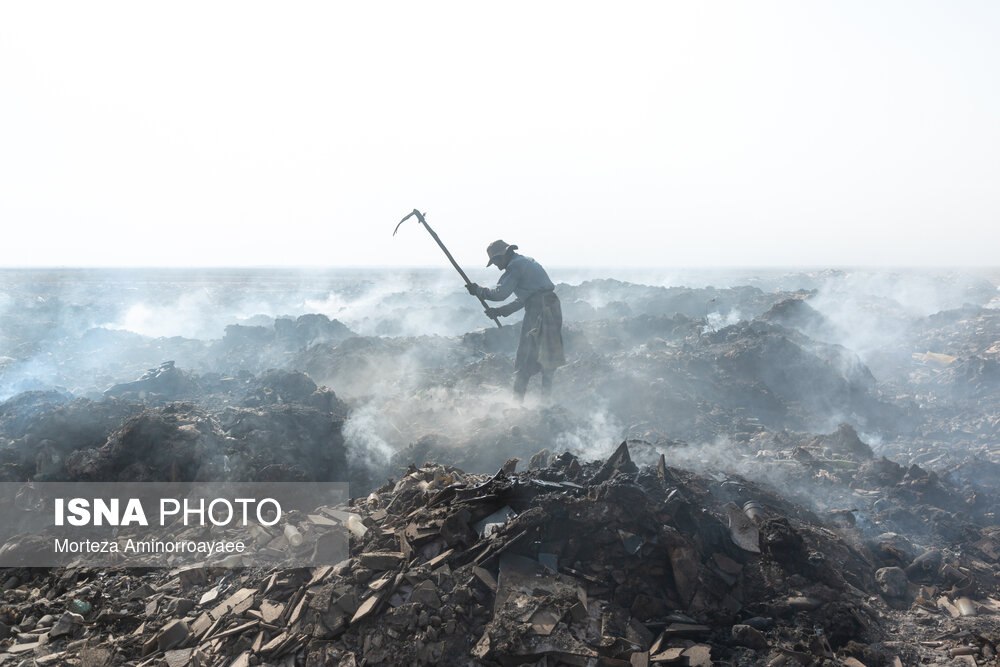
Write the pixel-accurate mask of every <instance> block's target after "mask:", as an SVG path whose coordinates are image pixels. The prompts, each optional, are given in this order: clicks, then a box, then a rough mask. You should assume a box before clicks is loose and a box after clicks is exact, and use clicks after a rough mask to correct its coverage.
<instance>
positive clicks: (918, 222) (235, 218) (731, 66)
mask: <svg viewBox="0 0 1000 667" xmlns="http://www.w3.org/2000/svg"><path fill="white" fill-rule="evenodd" d="M998 33H1000V4H997V3H992V2H976V1H971V0H967V1H962V2H951V3H941V2H912V1H907V2H889V1H887V2H878V3H871V2H860V1H857V2H849V1H843V2H836V3H833V2H822V3H820V2H810V3H799V2H762V1H757V2H752V3H737V2H711V3H703V2H698V3H696V2H675V3H644V2H634V3H614V4H612V3H582V2H573V3H568V2H565V3H563V2H546V3H528V2H510V3H504V4H503V5H502V6H501V5H487V4H481V3H462V2H421V3H403V2H386V3H374V4H373V3H328V2H323V3H311V2H300V3H294V4H287V3H286V4H274V3H255V2H213V3H195V2H172V3H166V4H164V3H158V4H154V3H134V2H87V3H71V2H8V3H3V4H2V5H0V221H2V226H3V233H4V237H3V243H2V244H0V265H2V266H25V265H28V266H31V265H45V266H52V265H85V266H227V265H276V266H295V265H322V266H331V265H333V266H338V265H339V266H343V265H381V266H394V265H410V266H421V265H427V266H441V264H442V262H443V258H442V257H441V256H440V253H439V251H438V249H437V248H436V247H435V246H434V245H433V243H432V242H431V240H430V239H429V238H428V237H427V235H426V234H425V233H424V232H422V231H420V230H418V229H416V228H415V227H410V228H405V229H404V230H402V231H401V232H400V234H401V237H397V238H396V239H392V238H391V237H390V233H391V231H392V227H393V226H394V224H395V223H396V221H398V219H399V218H400V217H402V215H403V214H405V213H406V212H407V211H409V210H410V209H412V208H413V207H414V206H419V207H421V208H422V209H424V210H426V211H427V212H428V220H429V221H430V222H431V224H433V225H435V227H436V229H437V231H438V232H439V233H440V234H441V236H442V237H443V239H444V240H445V242H446V243H448V244H449V245H450V246H451V247H452V249H453V251H454V253H455V254H456V256H457V257H458V258H459V260H460V261H461V262H463V263H465V264H468V265H470V266H474V265H476V264H478V263H479V262H481V261H484V257H485V252H484V248H485V245H486V244H487V243H488V242H489V241H491V240H493V239H494V238H496V237H498V236H499V237H503V238H504V239H506V240H508V241H510V242H516V243H518V244H520V246H521V248H522V250H523V251H524V252H526V253H527V254H530V255H534V256H536V257H538V258H539V259H541V260H543V261H544V262H545V263H546V264H548V265H553V266H556V265H563V266H587V265H590V266H597V265H603V266H622V265H629V264H632V265H643V266H663V265H674V266H677V265H683V266H697V265H713V266H726V265H729V266H766V265H772V266H773V265H784V266H788V265H797V266H802V265H888V264H891V265H914V266H916V265H952V266H958V265H963V266H969V265H977V264H994V263H995V259H996V257H995V252H996V248H997V247H1000V224H998V223H1000V215H998V213H1000V197H997V191H996V184H997V183H998V182H1000V160H998V159H997V155H998V154H1000V123H997V118H998V117H1000V93H998V85H997V81H998V79H997V69H998V65H1000V41H998V40H997V39H996V35H997V34H998Z"/></svg>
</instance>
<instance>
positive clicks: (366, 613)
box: [0, 426, 1000, 667]
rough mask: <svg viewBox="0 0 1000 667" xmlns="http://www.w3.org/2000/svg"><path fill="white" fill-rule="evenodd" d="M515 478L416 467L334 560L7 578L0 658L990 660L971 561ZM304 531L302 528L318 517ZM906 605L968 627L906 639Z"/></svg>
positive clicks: (674, 487)
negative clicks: (347, 551) (935, 654)
mask: <svg viewBox="0 0 1000 667" xmlns="http://www.w3.org/2000/svg"><path fill="white" fill-rule="evenodd" d="M150 427H151V426H147V428H150ZM545 458H549V457H547V456H546V457H545ZM516 465H517V462H516V461H511V462H509V463H508V465H505V466H504V468H503V469H501V470H500V471H498V472H497V473H496V474H495V475H492V476H490V475H473V474H467V473H464V472H462V471H461V470H459V469H456V468H451V467H447V466H440V465H433V464H425V465H424V466H421V467H416V466H413V467H411V468H410V469H409V470H408V471H407V472H406V474H405V475H403V476H402V477H401V478H400V479H399V480H398V481H394V482H393V481H390V482H389V483H388V484H386V485H385V486H383V487H381V488H379V489H378V490H376V491H375V492H374V493H372V494H371V495H369V496H368V497H367V498H362V499H358V500H356V501H353V503H352V506H350V507H346V506H343V507H340V508H319V509H318V511H317V517H318V518H317V519H316V520H317V521H318V520H320V519H321V518H322V516H323V515H325V516H327V517H335V518H336V519H337V520H339V521H341V522H343V523H344V524H346V526H348V527H349V528H350V531H351V533H352V535H353V537H352V540H351V558H350V559H349V560H347V561H344V562H342V563H340V564H338V565H336V566H324V567H318V568H314V569H312V570H311V571H310V570H280V569H278V570H266V571H263V570H258V569H253V568H248V569H243V570H226V569H218V568H211V567H204V568H185V569H180V570H175V571H168V570H150V571H147V572H142V571H135V570H132V571H127V572H115V571H108V570H100V571H98V570H87V569H70V570H52V571H48V572H45V571H41V572H40V571H32V570H13V571H10V574H9V578H8V580H7V583H6V584H5V589H6V590H5V591H4V592H3V593H2V596H3V600H4V602H5V606H4V607H3V609H2V614H3V618H0V621H2V622H3V623H4V624H5V625H3V626H0V627H2V628H3V629H5V630H6V631H7V632H8V633H12V634H13V635H14V637H15V638H14V639H13V640H5V641H4V644H3V646H4V647H5V649H6V651H7V653H6V654H18V655H22V656H26V657H27V656H32V655H33V656H35V657H36V658H40V659H39V664H132V665H136V664H140V663H142V664H147V665H180V664H197V665H251V664H288V665H292V664H295V665H299V664H303V665H317V666H318V665H328V664H334V665H359V664H393V665H404V664H405V665H422V664H423V665H469V664H482V665H526V664H531V665H542V664H544V665H622V666H623V667H624V666H626V665H650V664H654V665H658V664H663V665H671V664H673V665H704V666H706V667H708V666H709V665H712V664H717V663H719V662H723V663H726V664H740V665H763V664H769V665H773V664H785V665H794V664H799V665H820V664H830V665H832V664H844V665H857V664H869V665H873V666H874V665H892V664H897V665H898V664H914V662H916V661H917V660H918V659H920V658H921V656H923V655H924V654H925V653H926V651H927V650H932V649H937V648H939V647H941V646H944V647H945V648H948V647H960V649H961V650H962V651H964V650H966V649H965V647H970V649H969V650H970V651H974V652H975V654H977V655H993V653H991V652H993V651H995V638H996V636H997V635H996V634H992V635H990V634H988V633H989V632H994V633H995V631H996V628H997V627H1000V624H998V623H996V622H995V621H993V620H992V618H991V617H990V616H989V614H993V613H997V612H1000V602H997V601H996V600H995V599H994V598H991V597H990V596H991V595H993V596H995V595H996V592H997V580H996V576H995V573H991V572H989V571H988V569H987V571H981V570H979V569H977V568H978V567H979V566H978V565H975V563H976V562H977V561H975V560H970V558H972V557H971V556H970V555H961V554H955V553H952V552H947V551H942V550H937V549H932V550H928V551H926V552H923V553H921V552H919V550H918V549H916V548H915V547H914V546H913V545H912V544H910V543H909V542H908V541H907V540H906V539H905V538H902V537H900V536H899V535H894V534H886V535H883V536H880V538H879V539H877V540H875V541H872V542H869V543H867V544H866V543H864V542H862V541H860V540H858V539H856V537H857V533H856V532H853V531H852V530H846V529H843V528H838V527H837V526H834V525H827V524H825V523H824V522H823V521H821V520H820V519H819V518H818V517H817V516H815V515H814V514H812V513H811V512H809V511H807V510H805V509H803V508H801V507H798V506H795V505H793V504H790V503H789V502H788V501H786V500H783V499H782V498H781V497H780V496H779V495H777V494H776V493H775V492H773V491H771V490H769V489H767V488H766V487H762V486H759V485H756V484H753V483H751V482H749V481H747V480H745V479H742V478H738V477H727V478H725V479H722V480H721V481H720V480H719V479H715V478H712V477H708V476H702V475H696V474H693V473H690V472H686V471H684V470H680V469H675V468H672V467H667V466H666V464H665V460H664V459H663V458H662V457H661V458H660V460H659V462H658V464H657V465H656V466H652V467H650V466H643V467H640V466H637V465H636V464H635V463H634V462H633V461H632V458H631V455H630V452H629V449H628V447H627V445H626V444H625V443H622V445H621V446H620V447H619V448H618V450H617V451H616V452H615V453H614V454H613V455H612V456H611V457H610V458H608V459H607V460H606V461H603V462H592V463H584V462H581V461H579V460H578V459H577V458H576V457H574V456H573V455H571V454H568V453H566V454H563V455H561V456H558V457H555V458H552V459H550V461H549V464H548V465H547V466H545V467H543V468H537V469H534V470H531V471H529V472H524V473H518V472H516ZM313 520H314V519H313V517H312V515H310V516H309V517H304V518H302V519H301V520H300V523H299V530H300V531H301V532H303V533H304V534H306V535H311V534H312V533H313V532H314V531H316V530H322V529H323V526H324V525H325V523H326V522H328V519H322V522H323V523H321V524H318V525H317V526H313V525H312V524H311V523H310V522H311V521H313ZM997 539H998V536H996V535H986V534H984V535H982V536H981V540H980V543H979V548H978V550H977V552H976V556H975V558H977V559H978V558H987V559H989V558H992V561H993V562H994V563H996V562H997V558H1000V551H998V550H997V545H998V542H997ZM990 549H992V550H993V551H992V552H990ZM990 553H992V556H990V555H989V554H990ZM978 562H981V561H978ZM949 582H951V583H949ZM947 586H951V588H950V589H949V588H946V587H947ZM909 604H913V605H915V607H914V608H915V609H924V610H927V611H925V612H924V613H926V614H932V613H933V614H937V613H944V615H945V616H944V618H947V619H953V620H954V622H956V623H957V622H959V621H961V620H965V619H968V620H969V621H970V622H974V623H976V624H977V625H976V626H975V627H976V628H977V633H976V634H973V635H971V636H970V635H966V636H967V637H968V639H967V640H965V643H962V642H961V641H956V642H950V641H948V640H947V639H946V640H945V641H942V640H938V641H937V644H936V645H934V646H933V647H930V648H929V647H922V646H920V645H918V644H916V643H915V642H914V643H910V642H903V641H897V640H896V639H895V638H894V636H893V632H892V626H893V624H894V623H896V622H898V621H899V618H901V617H898V616H897V615H898V614H899V613H900V612H899V611H897V610H898V609H900V608H904V607H906V606H908V605H909ZM930 610H933V611H930ZM977 613H978V615H979V617H976V615H977ZM903 620H904V621H905V620H906V619H903ZM943 622H944V621H942V623H943ZM14 625H16V627H15V628H13V629H11V628H10V626H14ZM911 630H912V629H911ZM938 630H940V628H938ZM938 630H934V629H933V628H928V630H927V631H928V632H937V631H938ZM913 632H914V634H915V635H916V634H919V629H918V630H914V631H913ZM946 637H947V635H946ZM990 637H993V639H990ZM926 643H930V642H926ZM953 650H959V649H958V648H953ZM95 652H96V653H95ZM922 652H923V653H922ZM97 653H100V656H99V657H100V661H99V662H87V661H88V660H93V659H94V656H96V655H97ZM6 654H0V655H6ZM961 654H963V653H958V654H954V653H953V655H961ZM964 654H966V655H971V654H972V653H971V652H970V653H964ZM852 660H853V662H852ZM861 660H863V661H864V662H860V661H861Z"/></svg>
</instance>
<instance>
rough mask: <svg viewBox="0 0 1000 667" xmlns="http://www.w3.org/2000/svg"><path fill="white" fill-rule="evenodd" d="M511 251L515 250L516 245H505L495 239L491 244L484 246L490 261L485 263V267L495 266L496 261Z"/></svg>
mask: <svg viewBox="0 0 1000 667" xmlns="http://www.w3.org/2000/svg"><path fill="white" fill-rule="evenodd" d="M511 250H517V246H516V245H507V243H506V242H505V241H501V240H500V239H497V240H496V241H494V242H493V243H491V244H489V245H488V246H486V254H487V255H488V256H489V258H490V261H489V262H487V263H486V266H489V265H490V264H496V263H497V260H499V259H500V258H502V257H503V256H504V255H506V254H507V253H508V252H510V251H511Z"/></svg>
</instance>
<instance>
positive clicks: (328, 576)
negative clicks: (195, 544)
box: [0, 274, 1000, 666]
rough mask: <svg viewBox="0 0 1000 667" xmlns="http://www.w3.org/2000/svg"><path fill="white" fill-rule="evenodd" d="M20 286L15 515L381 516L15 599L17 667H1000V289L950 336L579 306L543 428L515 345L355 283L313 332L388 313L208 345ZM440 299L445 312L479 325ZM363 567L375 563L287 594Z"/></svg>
mask: <svg viewBox="0 0 1000 667" xmlns="http://www.w3.org/2000/svg"><path fill="white" fill-rule="evenodd" d="M8 280H9V281H11V282H10V289H9V292H10V293H11V294H12V295H13V296H12V297H11V300H10V301H9V303H8V306H7V308H6V310H5V311H4V313H3V319H2V324H3V330H2V334H3V338H2V340H3V342H4V346H5V347H4V349H3V350H0V352H3V354H5V355H6V358H5V360H4V361H3V362H2V367H0V385H2V386H3V387H4V397H5V400H4V401H3V402H2V403H0V481H4V482H10V483H18V484H23V483H26V482H35V483H41V482H59V481H64V482H125V481H128V482H138V481H148V482H153V481H156V482H208V481H232V482H238V481H247V482H276V483H285V482H299V483H307V482H308V483H314V482H326V481H349V482H350V484H351V496H352V497H353V498H352V499H351V500H350V501H346V502H340V503H328V504H324V503H322V502H319V500H317V502H316V505H315V506H314V507H311V508H309V509H308V510H306V511H302V512H291V513H289V514H287V515H285V516H283V517H282V518H281V520H280V521H276V522H275V523H273V524H272V523H270V522H269V521H260V522H257V521H254V522H251V523H252V524H253V525H252V526H251V528H250V530H251V532H252V534H253V539H254V541H255V543H257V544H258V545H259V546H260V547H261V548H262V549H265V550H266V551H267V552H268V553H269V554H271V555H273V556H274V558H275V559H276V562H277V564H275V565H270V566H265V565H261V564H260V563H256V562H250V561H248V560H245V559H244V557H243V556H241V555H240V554H233V553H219V554H212V555H211V556H210V557H206V558H205V559H203V560H202V561H201V562H199V563H197V564H194V565H190V564H179V561H178V560H176V559H174V560H170V558H169V557H168V558H167V559H166V560H165V561H164V562H162V563H158V564H159V565H161V567H156V568H152V567H151V568H143V569H125V568H119V567H114V566H113V565H109V566H106V567H95V566H92V565H88V564H87V562H86V561H85V560H80V561H79V562H76V563H70V564H68V565H66V566H63V567H59V568H40V567H33V566H32V563H31V562H24V563H22V564H21V565H20V566H19V567H11V568H8V569H6V570H5V571H4V572H3V573H2V576H0V579H2V581H0V585H2V589H3V590H2V592H0V664H10V665H20V664H25V665H32V664H37V665H62V664H71V665H72V664H76V665H126V664H127V665H150V666H152V665H171V666H174V665H213V666H215V665H220V666H221V665H238V666H242V665H247V666H250V665H328V664H333V665H376V664H406V665H410V664H428V665H430V664H446V665H468V664H484V665H553V666H554V665H622V666H636V665H657V664H663V665H712V664H731V665H758V664H760V665H775V666H778V665H789V666H791V665H836V664H841V665H859V664H860V665H869V666H876V665H910V664H923V663H937V664H954V663H958V664H970V665H971V664H979V665H990V664H1000V661H998V658H997V657H996V651H997V645H998V644H1000V580H998V574H1000V523H998V521H997V515H996V512H997V508H998V507H1000V504H998V495H997V483H996V480H997V475H996V472H997V469H998V464H1000V461H998V460H997V457H998V455H1000V448H998V445H997V438H998V437H1000V420H998V417H997V409H996V408H997V405H998V397H1000V375H998V374H997V373H996V372H995V371H996V369H995V368H994V367H995V366H996V364H997V363H998V360H1000V352H998V350H1000V317H997V316H996V314H997V311H996V310H994V309H992V308H989V307H987V306H988V305H989V303H990V302H991V300H992V299H994V298H995V293H996V290H995V287H993V286H992V285H991V284H988V283H987V284H983V281H979V280H972V279H964V278H955V279H954V284H952V285H951V288H949V287H948V283H944V282H941V281H938V282H935V283H934V285H935V289H937V290H939V291H938V292H937V293H935V298H934V299H932V300H931V301H932V302H933V303H935V304H936V305H940V306H941V307H940V308H939V309H938V310H935V311H934V312H931V313H927V312H920V311H919V310H917V309H915V307H914V306H913V304H914V303H915V302H916V301H915V300H914V299H912V296H910V297H908V299H902V300H900V301H898V302H896V301H892V294H891V293H887V292H881V293H866V292H865V289H875V286H877V287H880V288H881V287H882V286H884V285H886V284H889V285H891V284H893V283H892V282H891V281H889V282H888V283H887V282H886V281H884V280H879V281H870V282H867V283H864V287H861V286H859V280H860V278H859V277H858V276H854V275H841V274H824V275H813V274H795V275H781V276H772V277H770V278H767V279H766V280H764V279H758V280H756V281H755V286H753V287H746V286H745V285H746V284H747V283H743V285H744V286H739V285H737V286H735V287H722V288H711V287H700V288H699V287H669V288H668V287H653V286H646V285H641V284H636V283H625V282H619V281H608V280H589V281H584V282H582V283H579V284H567V283H558V284H557V286H556V292H557V293H558V295H559V299H560V301H561V302H562V304H563V311H564V316H565V325H564V331H563V336H564V342H565V351H566V361H567V363H566V365H565V366H564V367H563V368H561V369H560V371H559V374H558V375H557V376H556V381H555V384H554V387H553V391H552V396H551V397H549V398H540V397H537V395H535V394H533V393H532V392H529V393H528V396H527V398H526V402H525V403H524V404H523V405H522V404H520V403H518V402H517V401H516V400H513V398H512V397H511V392H510V384H511V380H512V378H511V370H512V359H513V356H514V353H515V350H516V347H517V345H518V340H519V335H520V331H519V329H518V327H517V326H516V325H515V326H504V327H503V328H494V327H490V328H482V327H481V324H480V325H477V324H475V323H471V322H469V321H467V320H463V319H461V318H456V319H455V320H454V324H453V325H452V326H454V330H452V331H442V332H440V333H439V335H433V336H429V335H423V334H420V333H418V332H419V331H420V330H423V329H422V327H421V326H420V324H419V321H418V320H414V319H409V320H408V319H407V318H408V317H410V316H409V315H407V314H406V313H405V310H406V306H404V305H401V303H400V302H398V301H397V300H396V299H395V297H394V296H393V293H391V292H383V291H379V290H377V289H370V288H364V287H361V288H359V287H358V285H357V284H355V283H352V284H351V286H349V287H348V288H343V287H337V288H336V289H337V290H340V291H338V292H337V295H338V296H337V298H336V299H332V298H327V299H325V300H324V298H323V292H324V290H329V289H331V288H330V285H329V283H328V282H326V281H327V279H326V278H323V280H318V281H317V283H316V284H315V285H312V286H308V287H307V288H303V287H302V286H301V285H300V286H299V287H298V289H302V290H303V292H302V294H300V296H301V298H300V299H299V301H298V302H300V303H301V304H302V308H303V309H307V308H308V304H316V303H321V302H324V303H333V302H337V303H346V304H348V305H349V304H351V303H361V302H362V301H363V302H365V303H369V302H370V301H372V300H374V301H375V302H376V307H375V308H372V309H369V310H367V311H365V312H364V313H359V312H356V311H350V309H349V308H348V309H347V310H344V312H343V313H340V314H342V315H346V314H347V313H348V312H350V317H346V316H345V317H344V319H343V320H340V319H339V318H337V317H335V316H336V315H337V314H338V313H335V312H330V313H326V314H319V313H307V312H301V313H297V314H293V315H287V314H281V313H287V311H281V310H277V309H275V310H274V311H272V312H274V313H275V314H274V315H273V316H272V315H260V314H259V313H258V314H255V315H253V316H248V315H247V314H246V313H243V314H242V315H240V316H237V315H236V314H235V313H236V310H242V306H241V307H240V308H237V309H234V310H233V311H232V312H233V315H232V316H231V317H230V319H229V322H224V321H220V328H219V330H218V334H217V336H218V337H216V338H205V339H199V338H186V337H179V336H175V337H159V338H153V337H149V336H145V335H140V334H138V333H129V332H125V331H122V330H117V329H108V328H104V327H101V326H94V325H95V324H98V323H100V322H107V321H108V320H109V319H110V318H113V317H114V316H115V313H114V312H112V311H113V309H114V304H113V301H114V299H111V300H110V301H108V302H103V301H102V302H93V303H84V304H83V305H80V304H79V303H78V302H79V298H78V295H76V296H74V303H77V305H76V306H75V307H74V308H67V307H66V303H64V302H63V301H62V300H63V299H65V298H66V296H65V295H62V296H60V295H59V294H58V293H56V294H46V299H47V301H44V302H43V301H39V300H38V299H37V297H38V296H39V295H38V294H37V293H36V292H37V291H38V290H39V289H41V288H40V287H38V286H36V285H35V284H34V283H31V282H28V281H19V280H16V279H15V278H12V277H9V276H8ZM109 280H110V279H109ZM111 284H112V286H113V284H114V280H111ZM438 284H439V283H438V282H437V281H436V280H434V281H429V282H428V283H427V284H426V290H427V294H428V297H427V302H426V304H424V306H422V307H427V308H431V309H433V308H437V309H442V312H444V311H447V310H448V309H449V308H453V307H454V308H455V309H456V310H458V309H460V305H458V304H460V303H462V301H461V298H462V296H463V295H462V294H457V295H455V294H452V293H450V292H448V293H446V294H440V293H438V292H436V291H435V290H438V289H439V287H438ZM942 285H943V286H942ZM952 288H953V289H952ZM164 289H166V288H165V287H164ZM244 289H245V287H244V286H240V287H239V288H238V289H237V288H234V289H233V292H234V293H242V292H243V290H244ZM345 290H346V291H345ZM351 290H353V291H351ZM417 291H418V292H419V288H418V290H417ZM107 293H109V294H114V289H113V288H112V289H109V290H107ZM907 294H908V295H909V294H911V292H907ZM831 295H838V297H842V298H838V299H836V300H832V299H831ZM845 295H846V296H845ZM847 296H849V297H850V298H846V297H847ZM231 297H232V295H230V296H229V297H227V299H225V300H223V302H222V303H220V304H219V308H218V309H217V310H219V312H223V311H225V307H223V306H226V305H227V304H228V305H233V300H232V298H231ZM352 298H353V299H355V301H353V302H352V301H351V299H352ZM465 298H467V296H466V297H465ZM253 300H254V302H255V306H256V307H260V306H261V304H262V303H263V301H262V300H261V299H259V298H256V297H255V298H254V299H253ZM290 301H295V299H290ZM890 302H891V304H894V305H892V307H888V305H889V304H890ZM977 304H978V305H977ZM21 306H23V307H21ZM276 308H277V307H276ZM60 313H61V314H62V315H60V316H61V317H67V315H66V313H69V314H70V315H71V316H72V317H73V318H74V322H75V324H74V326H72V327H67V328H65V329H62V328H60V327H55V326H53V325H52V321H53V320H52V318H54V317H56V315H57V314H60ZM862 315H863V316H865V317H868V318H870V319H872V320H873V321H871V322H868V324H867V325H866V326H868V327H869V329H871V330H872V331H874V332H875V333H872V334H871V335H869V336H863V335H862V334H863V330H862V328H861V325H859V324H857V323H858V322H860V321H863V320H864V319H865V317H862ZM216 316H218V313H216ZM221 319H222V320H224V319H225V318H221ZM407 321H409V322H413V323H415V326H416V330H414V331H399V330H396V329H393V327H398V326H400V325H399V323H400V322H407ZM443 321H447V318H444V320H443ZM46 323H48V324H46ZM85 323H90V325H87V324H85ZM887 327H892V328H893V330H894V331H895V332H896V334H895V335H894V336H891V337H882V336H879V335H876V334H877V331H878V330H879V328H887ZM379 330H381V331H382V333H381V334H380V333H378V331H379ZM536 381H537V380H536ZM178 531H179V534H186V533H184V531H183V530H181V529H178ZM337 534H343V535H346V536H349V544H347V545H346V546H347V549H348V553H349V556H348V557H347V558H346V559H340V560H339V561H338V562H337V563H336V564H330V565H323V566H318V567H294V566H289V565H282V564H281V563H282V562H285V563H293V562H296V561H295V558H296V557H298V556H301V555H302V554H313V553H317V552H319V551H322V550H323V549H326V548H328V547H329V546H330V544H331V540H333V539H334V536H335V535H337ZM212 535H213V537H218V538H219V539H220V540H221V539H224V538H226V537H227V536H228V535H229V533H228V532H227V529H218V530H217V531H216V532H215V533H213V534H212ZM36 537H37V536H36ZM32 539H33V538H32V536H30V535H23V534H22V535H20V536H19V537H16V538H12V539H8V540H7V542H6V544H5V545H3V546H2V547H0V552H2V553H6V554H7V556H12V555H15V554H16V552H17V551H18V549H24V548H26V546H27V545H29V544H30V543H31V540H32ZM282 559H284V560H282Z"/></svg>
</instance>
